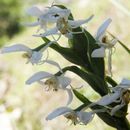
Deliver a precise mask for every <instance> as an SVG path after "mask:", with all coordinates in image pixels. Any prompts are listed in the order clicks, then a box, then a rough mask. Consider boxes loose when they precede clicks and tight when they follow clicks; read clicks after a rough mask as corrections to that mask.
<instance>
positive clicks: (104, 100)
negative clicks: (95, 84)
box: [95, 92, 120, 106]
mask: <svg viewBox="0 0 130 130" xmlns="http://www.w3.org/2000/svg"><path fill="white" fill-rule="evenodd" d="M119 97H120V92H115V93H113V94H108V95H105V96H103V97H102V98H101V99H100V100H99V101H97V102H96V103H95V104H98V105H102V106H106V105H109V104H111V103H113V102H115V101H116V100H117V99H118V98H119Z"/></svg>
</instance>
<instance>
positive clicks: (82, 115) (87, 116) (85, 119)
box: [77, 111, 94, 125]
mask: <svg viewBox="0 0 130 130" xmlns="http://www.w3.org/2000/svg"><path fill="white" fill-rule="evenodd" d="M77 116H78V118H79V120H80V121H81V122H82V123H83V124H85V125H87V124H88V123H89V122H90V121H91V120H92V119H93V117H94V113H93V112H81V111H80V112H77Z"/></svg>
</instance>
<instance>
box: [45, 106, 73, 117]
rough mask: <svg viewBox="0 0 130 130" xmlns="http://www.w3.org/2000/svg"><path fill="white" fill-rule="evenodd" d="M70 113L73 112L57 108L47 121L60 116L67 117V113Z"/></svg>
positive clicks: (65, 108)
mask: <svg viewBox="0 0 130 130" xmlns="http://www.w3.org/2000/svg"><path fill="white" fill-rule="evenodd" d="M69 112H72V110H71V109H70V108H68V107H60V108H57V109H55V110H54V111H53V112H51V113H50V114H49V115H48V116H47V117H46V120H52V119H54V118H56V117H58V116H61V115H65V114H66V113H69Z"/></svg>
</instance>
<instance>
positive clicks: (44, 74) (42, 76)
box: [26, 71, 53, 84]
mask: <svg viewBox="0 0 130 130" xmlns="http://www.w3.org/2000/svg"><path fill="white" fill-rule="evenodd" d="M51 76H53V75H52V74H50V73H48V72H45V71H40V72H37V73H35V74H34V75H33V76H31V77H30V78H29V79H28V80H27V81H26V84H32V83H34V82H38V81H39V80H41V79H45V78H49V77H51Z"/></svg>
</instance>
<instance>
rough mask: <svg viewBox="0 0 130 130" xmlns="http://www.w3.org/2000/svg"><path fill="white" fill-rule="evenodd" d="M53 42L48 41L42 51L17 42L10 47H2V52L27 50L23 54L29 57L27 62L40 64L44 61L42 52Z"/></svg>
mask: <svg viewBox="0 0 130 130" xmlns="http://www.w3.org/2000/svg"><path fill="white" fill-rule="evenodd" d="M52 43H53V42H50V43H48V44H47V45H46V46H45V47H43V48H42V49H41V50H40V51H33V50H32V49H30V48H29V47H27V46H25V45H23V44H16V45H12V46H9V47H4V48H2V49H1V53H2V54H4V53H12V52H26V53H25V54H24V55H23V56H24V57H25V58H27V59H28V61H27V63H29V62H31V63H32V64H33V65H34V64H39V63H41V62H42V56H43V54H42V52H44V51H45V50H46V49H47V48H48V47H49V46H50V45H51V44H52Z"/></svg>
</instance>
